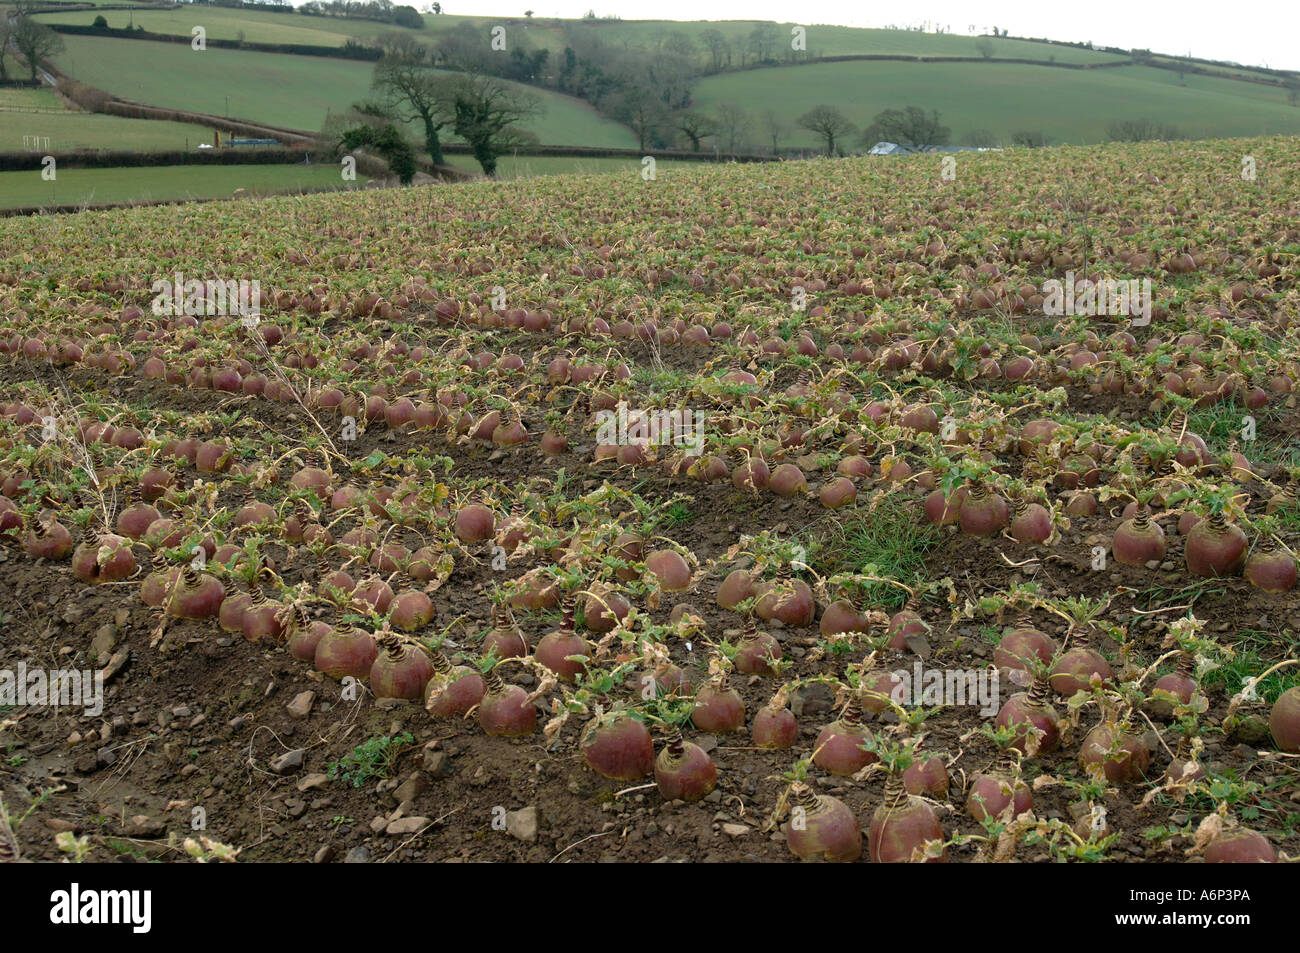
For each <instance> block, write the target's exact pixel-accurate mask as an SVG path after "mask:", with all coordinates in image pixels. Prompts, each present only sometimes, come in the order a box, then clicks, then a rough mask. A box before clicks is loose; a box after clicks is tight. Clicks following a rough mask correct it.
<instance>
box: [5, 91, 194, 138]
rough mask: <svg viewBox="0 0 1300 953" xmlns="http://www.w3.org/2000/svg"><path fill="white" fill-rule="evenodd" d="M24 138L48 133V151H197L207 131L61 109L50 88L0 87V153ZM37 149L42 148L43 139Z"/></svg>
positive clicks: (180, 124)
mask: <svg viewBox="0 0 1300 953" xmlns="http://www.w3.org/2000/svg"><path fill="white" fill-rule="evenodd" d="M24 136H41V137H46V136H48V137H49V140H50V143H49V151H51V152H73V151H75V150H77V149H135V150H156V149H185V148H187V147H188V148H190V149H197V148H198V145H199V143H200V142H211V141H212V130H211V129H204V128H203V127H201V126H193V125H189V124H188V123H180V122H153V121H152V120H146V119H124V118H122V117H120V116H100V115H94V114H91V113H83V112H77V111H76V110H72V109H65V108H64V105H63V102H62V100H60V99H59V97H58V96H56V95H55V94H54V91H53V90H51V89H0V152H18V151H21V150H22V149H23V148H24V145H23V137H24ZM40 147H41V149H42V150H44V149H45V148H46V147H45V144H44V142H42V143H41V144H40Z"/></svg>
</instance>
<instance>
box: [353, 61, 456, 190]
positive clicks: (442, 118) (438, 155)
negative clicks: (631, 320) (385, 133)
mask: <svg viewBox="0 0 1300 953" xmlns="http://www.w3.org/2000/svg"><path fill="white" fill-rule="evenodd" d="M407 40H410V38H409V37H402V38H400V40H399V41H395V42H394V43H393V44H391V45H390V47H389V48H388V52H386V53H385V54H384V56H383V58H382V59H380V60H379V62H378V63H376V64H375V74H374V78H373V80H372V81H371V87H372V88H373V89H376V90H378V91H379V92H381V93H383V94H384V95H385V96H386V97H387V99H388V101H389V103H390V104H391V106H392V108H393V111H394V114H395V116H396V117H397V118H398V119H400V120H401V121H402V122H404V123H411V122H415V121H416V120H418V121H419V122H420V124H421V125H422V126H423V127H424V146H425V148H426V149H427V150H428V152H429V158H430V159H432V160H433V162H434V163H435V164H437V165H442V164H443V162H445V161H446V160H445V159H444V158H443V155H442V142H441V141H440V139H439V133H441V131H442V130H443V128H445V127H446V126H448V125H450V124H451V123H452V121H453V119H454V114H453V110H452V93H453V84H454V80H453V79H451V78H450V77H448V76H446V75H439V74H438V73H436V72H434V70H433V68H432V66H431V64H430V62H429V60H428V58H427V57H428V55H429V51H428V50H427V49H426V48H425V47H423V46H421V45H420V44H419V43H415V42H414V41H412V42H410V43H407V42H405V41H407Z"/></svg>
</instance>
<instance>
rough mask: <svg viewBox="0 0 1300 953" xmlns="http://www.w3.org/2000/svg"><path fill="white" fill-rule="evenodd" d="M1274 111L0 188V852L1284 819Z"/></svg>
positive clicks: (803, 841)
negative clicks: (489, 177)
mask: <svg viewBox="0 0 1300 953" xmlns="http://www.w3.org/2000/svg"><path fill="white" fill-rule="evenodd" d="M1295 150H1296V140H1295V139H1292V138H1283V137H1276V138H1269V139H1251V140H1246V139H1243V140H1234V141H1224V142H1215V143H1194V144H1189V143H1183V144H1175V145H1169V144H1148V145H1137V146H1123V147H1118V146H1106V147H1098V146H1092V147H1061V148H1055V149H1044V150H1032V151H1024V150H1021V151H1008V152H1004V153H998V154H980V155H970V156H962V157H960V159H959V160H958V164H957V165H956V167H955V170H954V171H953V174H952V175H950V176H944V175H942V174H941V169H940V163H939V159H938V157H934V156H915V157H903V158H899V159H896V160H890V161H874V160H872V159H870V158H854V159H844V160H828V159H821V160H810V161H805V162H784V163H780V164H771V165H749V166H741V165H727V166H717V167H690V166H681V167H675V168H672V169H671V170H670V171H669V172H668V174H665V175H662V176H660V177H659V178H657V179H656V180H654V181H643V180H642V179H641V178H640V176H639V175H636V174H634V172H635V166H633V167H632V168H631V169H626V170H625V171H626V172H627V174H625V175H623V176H622V177H619V176H617V175H601V176H563V175H557V176H552V177H548V178H544V179H537V180H533V181H529V182H520V183H511V182H481V183H472V184H468V185H465V186H458V187H429V188H416V189H401V190H399V189H393V190H376V191H367V192H364V193H349V194H334V195H312V196H305V197H294V198H270V199H265V200H261V201H234V202H223V203H216V204H213V205H206V206H198V207H188V208H179V207H159V208H141V209H120V210H114V211H111V212H102V213H83V214H80V215H78V216H75V217H72V218H65V217H54V218H42V217H31V218H24V219H15V220H11V221H9V222H6V224H5V231H6V238H7V241H6V242H5V243H4V244H3V246H0V542H2V543H3V545H2V546H0V553H2V554H3V555H4V557H5V559H4V563H5V569H4V571H3V572H0V607H3V613H4V617H3V625H4V631H5V633H6V637H5V639H4V640H3V641H0V672H2V671H14V670H16V669H17V668H18V666H19V665H20V664H24V665H26V666H27V667H28V669H29V670H37V669H39V670H41V671H42V672H43V673H44V672H48V673H50V674H49V677H50V678H54V677H55V676H56V675H58V674H59V673H61V672H65V671H66V670H69V669H75V670H77V671H87V672H93V671H98V672H99V673H100V674H101V675H102V676H103V686H104V688H103V694H102V698H100V699H99V701H100V702H102V710H96V708H95V706H96V705H97V704H98V702H96V701H95V699H94V698H91V697H89V696H80V695H79V696H76V697H70V698H66V699H64V700H63V703H62V704H60V705H53V704H46V705H40V704H37V703H35V702H31V701H30V700H29V701H28V702H27V703H26V704H24V703H23V702H21V701H18V700H17V696H13V697H12V698H11V699H10V700H8V701H6V700H5V697H4V696H3V695H0V751H3V755H4V757H3V760H0V808H2V809H0V853H3V854H4V855H7V856H10V857H13V856H18V857H25V858H29V859H34V860H41V861H54V860H58V859H60V858H71V859H79V860H80V859H85V860H91V861H103V860H112V859H114V858H118V857H124V856H125V857H129V858H130V859H133V860H162V861H176V860H181V859H185V858H186V857H187V856H188V857H197V858H199V859H211V860H220V859H238V860H240V861H289V860H292V861H309V860H312V859H315V860H316V861H318V862H328V861H334V862H342V861H348V862H374V863H379V862H430V861H448V860H452V861H485V860H526V861H538V862H545V861H551V860H557V861H562V862H569V861H578V862H581V861H588V862H590V861H599V860H608V861H644V862H651V861H681V862H704V861H746V860H747V861H792V860H796V859H800V858H802V859H827V860H835V861H857V860H862V861H866V860H867V859H868V858H869V859H870V860H871V861H875V862H895V861H907V860H921V859H927V858H928V859H934V860H947V861H949V862H954V863H965V862H975V861H987V860H996V861H1011V860H1016V861H1021V862H1029V863H1047V862H1117V861H1128V862H1150V863H1158V862H1185V861H1187V860H1189V859H1195V858H1200V859H1204V860H1205V861H1207V862H1226V861H1245V860H1256V859H1267V860H1273V859H1279V860H1281V859H1286V858H1288V857H1289V858H1295V857H1296V856H1297V855H1300V804H1298V803H1297V797H1296V790H1297V785H1296V767H1295V759H1294V755H1295V754H1296V753H1297V752H1300V668H1298V667H1297V666H1296V665H1295V664H1289V663H1294V661H1295V660H1296V657H1297V653H1298V652H1300V637H1298V635H1297V633H1300V596H1298V595H1297V591H1296V589H1295V588H1294V587H1295V582H1296V565H1297V564H1296V559H1295V552H1296V549H1297V547H1300V501H1298V500H1297V486H1298V485H1300V484H1298V482H1297V478H1300V415H1298V414H1297V411H1296V396H1297V395H1296V390H1297V386H1298V385H1300V322H1297V319H1296V309H1297V305H1298V304H1300V287H1298V286H1297V279H1298V278H1300V230H1298V229H1297V225H1296V221H1297V219H1296V209H1297V208H1300V182H1297V179H1296V177H1295V176H1294V174H1293V162H1294V155H1295ZM1243 156H1249V157H1250V158H1251V160H1252V161H1251V163H1250V164H1249V169H1250V172H1251V174H1250V175H1243V174H1242V172H1243V170H1244V169H1246V168H1247V166H1246V165H1245V164H1243V161H1242V157H1243ZM529 161H530V162H531V161H532V160H529ZM205 171H206V170H205ZM231 171H239V172H244V173H246V172H247V171H248V170H231ZM63 182H64V180H63V177H62V175H61V176H60V187H61V188H62V187H63ZM177 272H180V273H182V274H181V278H180V279H178V280H181V281H185V279H198V280H199V281H200V282H202V281H204V280H209V281H217V282H239V281H256V282H257V283H258V286H257V289H256V290H253V291H250V292H249V294H250V295H251V297H249V298H246V299H244V306H242V307H239V306H236V305H235V303H234V301H233V299H230V298H227V297H226V292H225V291H224V288H223V290H222V294H221V295H220V297H218V296H217V293H216V290H215V289H214V288H209V289H208V290H207V292H206V293H205V292H204V291H203V290H202V289H201V288H200V290H199V291H197V292H195V291H193V290H192V289H189V288H188V285H186V286H184V287H183V288H182V290H184V292H185V294H183V295H180V300H179V302H178V301H177V299H176V298H174V297H173V296H172V293H171V289H170V282H171V281H172V280H173V277H174V276H175V275H176V273H177ZM1085 274H1086V275H1089V276H1091V277H1092V278H1095V279H1096V280H1098V281H1111V282H1114V281H1120V280H1130V279H1131V280H1137V281H1143V280H1145V281H1148V282H1149V285H1148V286H1146V289H1147V290H1146V291H1144V292H1142V293H1141V296H1140V297H1139V298H1136V299H1134V301H1133V305H1134V307H1133V308H1132V309H1131V310H1130V311H1129V312H1128V313H1125V312H1122V311H1116V310H1115V309H1114V308H1113V307H1112V308H1105V307H1103V308H1101V309H1100V310H1098V309H1096V308H1094V307H1091V306H1090V305H1089V304H1088V302H1089V301H1090V300H1091V299H1090V298H1089V297H1088V294H1089V291H1088V286H1087V285H1086V284H1084V283H1082V282H1081V281H1076V280H1075V278H1076V276H1078V277H1079V278H1080V279H1081V278H1082V277H1083V276H1084V275H1085ZM160 281H161V282H164V285H163V286H162V289H161V291H160V287H159V286H158V285H157V283H158V282H160ZM1062 282H1067V283H1069V284H1070V287H1069V295H1068V298H1065V301H1066V304H1065V306H1064V307H1065V312H1064V313H1061V308H1058V307H1057V306H1056V304H1057V303H1058V302H1059V301H1060V294H1063V292H1061V288H1062V285H1061V283H1062ZM1054 283H1055V284H1054ZM1058 293H1060V294H1058ZM232 294H233V292H232ZM173 304H176V305H177V307H176V308H173ZM1139 304H1144V305H1145V307H1138V305H1139ZM164 305H165V307H164ZM936 680H937V681H936ZM11 684H12V683H11ZM86 684H89V682H87V683H86ZM3 686H4V682H3V681H0V689H3ZM936 686H937V687H936ZM11 694H12V689H11ZM52 779H53V780H52ZM54 780H58V781H59V782H60V783H59V784H58V785H56V784H55V783H54ZM198 809H201V814H202V817H203V820H204V823H203V826H202V827H201V828H195V827H194V826H193V823H192V818H194V817H196V816H198V814H196V813H195V812H196V811H197V810H198ZM868 835H870V836H869V837H868Z"/></svg>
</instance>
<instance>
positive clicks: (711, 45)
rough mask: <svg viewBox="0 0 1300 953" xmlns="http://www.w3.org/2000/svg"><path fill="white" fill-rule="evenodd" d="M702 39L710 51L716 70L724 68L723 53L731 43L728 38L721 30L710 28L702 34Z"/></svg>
mask: <svg viewBox="0 0 1300 953" xmlns="http://www.w3.org/2000/svg"><path fill="white" fill-rule="evenodd" d="M700 41H701V42H702V43H703V44H704V46H705V48H707V49H708V51H709V56H710V57H711V58H712V64H713V69H714V71H717V70H720V69H722V60H723V53H725V52H726V50H727V47H728V45H729V44H728V43H727V38H726V37H725V36H723V35H722V32H721V31H720V30H714V29H708V30H705V31H704V32H703V33H701V34H700Z"/></svg>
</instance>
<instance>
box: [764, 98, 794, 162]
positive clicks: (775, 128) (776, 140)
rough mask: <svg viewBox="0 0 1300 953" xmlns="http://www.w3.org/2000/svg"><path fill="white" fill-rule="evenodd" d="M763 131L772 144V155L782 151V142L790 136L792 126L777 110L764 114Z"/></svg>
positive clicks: (769, 110)
mask: <svg viewBox="0 0 1300 953" xmlns="http://www.w3.org/2000/svg"><path fill="white" fill-rule="evenodd" d="M763 131H764V132H765V133H766V134H767V137H768V139H769V140H771V142H772V155H777V154H778V153H779V152H780V151H781V140H782V139H784V138H785V137H786V136H788V135H789V134H790V124H789V123H788V122H786V121H785V119H783V118H782V116H781V114H780V113H778V112H777V111H776V110H775V109H768V110H766V111H765V112H764V113H763Z"/></svg>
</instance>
